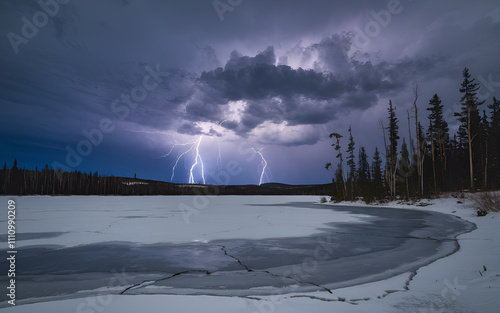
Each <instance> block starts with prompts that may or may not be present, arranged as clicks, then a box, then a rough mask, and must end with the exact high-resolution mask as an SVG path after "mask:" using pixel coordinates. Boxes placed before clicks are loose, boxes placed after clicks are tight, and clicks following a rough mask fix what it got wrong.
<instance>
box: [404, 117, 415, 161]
mask: <svg viewBox="0 0 500 313" xmlns="http://www.w3.org/2000/svg"><path fill="white" fill-rule="evenodd" d="M406 113H408V135H409V138H410V143H409V144H410V154H411V157H410V164H411V163H412V162H413V157H414V156H415V147H414V146H413V142H412V140H411V126H410V111H406Z"/></svg>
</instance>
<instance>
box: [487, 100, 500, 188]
mask: <svg viewBox="0 0 500 313" xmlns="http://www.w3.org/2000/svg"><path fill="white" fill-rule="evenodd" d="M488 108H489V109H490V119H491V122H490V133H489V145H488V151H489V153H490V155H491V158H490V160H491V161H490V162H489V163H490V166H489V168H490V174H489V180H490V182H491V187H492V188H493V189H496V188H498V187H499V186H500V100H497V99H496V98H493V103H492V104H490V105H488Z"/></svg>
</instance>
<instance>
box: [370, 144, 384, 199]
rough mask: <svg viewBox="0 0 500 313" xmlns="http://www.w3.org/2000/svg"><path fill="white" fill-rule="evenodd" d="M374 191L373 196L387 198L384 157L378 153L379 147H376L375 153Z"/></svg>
mask: <svg viewBox="0 0 500 313" xmlns="http://www.w3.org/2000/svg"><path fill="white" fill-rule="evenodd" d="M371 176H372V186H373V188H372V190H373V194H374V195H375V197H377V198H382V197H384V196H385V192H384V191H385V188H384V181H383V179H382V157H381V156H380V152H379V151H378V147H375V153H374V154H373V162H372V175H371Z"/></svg>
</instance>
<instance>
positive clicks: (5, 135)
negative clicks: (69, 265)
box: [0, 0, 500, 184]
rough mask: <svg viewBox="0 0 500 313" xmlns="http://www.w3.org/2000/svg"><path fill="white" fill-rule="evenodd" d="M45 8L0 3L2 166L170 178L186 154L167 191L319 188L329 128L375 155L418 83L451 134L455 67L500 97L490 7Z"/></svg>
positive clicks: (189, 4) (497, 12) (183, 4)
mask: <svg viewBox="0 0 500 313" xmlns="http://www.w3.org/2000/svg"><path fill="white" fill-rule="evenodd" d="M41 3H45V5H40V4H39V3H37V2H36V1H28V0H25V1H2V3H0V36H1V37H0V38H1V39H0V67H1V69H2V70H1V72H0V110H1V116H0V137H1V141H0V161H1V162H2V164H3V163H4V162H7V164H8V165H10V164H11V163H12V161H13V160H14V158H17V159H18V162H19V164H21V165H25V166H26V167H27V168H34V167H35V166H38V167H42V166H44V165H45V164H49V165H51V166H52V165H54V166H60V167H62V168H66V169H71V170H81V171H86V172H88V171H95V170H97V171H99V172H100V173H102V174H107V175H111V174H113V175H115V176H133V175H134V174H137V176H138V177H140V178H147V179H157V180H165V181H170V180H171V179H172V170H173V167H174V165H175V164H176V161H177V159H178V158H179V156H181V155H182V154H183V153H185V154H184V155H183V157H182V158H181V159H180V160H179V161H178V163H177V167H176V170H175V175H174V177H173V179H172V180H173V181H174V182H179V183H184V182H189V178H190V170H191V169H193V171H192V174H193V179H194V181H195V182H200V181H202V180H203V176H204V178H205V180H206V182H207V183H214V182H216V179H214V178H213V177H214V176H217V173H220V172H221V171H222V172H223V173H227V172H228V166H229V167H232V166H237V167H238V169H239V171H233V172H231V175H230V179H229V181H228V183H230V184H256V183H259V182H261V179H260V178H261V177H263V180H262V181H263V182H266V181H278V182H283V183H292V184H310V183H326V182H329V181H330V180H331V176H332V174H331V173H328V172H327V171H325V169H324V164H325V163H326V162H329V161H333V159H334V152H333V148H332V147H331V146H330V144H331V142H330V139H329V138H328V134H329V133H331V132H334V131H335V132H339V133H341V134H344V136H346V134H347V129H348V127H349V125H352V128H353V135H354V138H355V141H356V146H357V148H359V147H360V146H361V145H362V146H365V147H366V148H367V151H368V154H369V155H370V156H372V155H373V151H374V149H375V146H378V147H379V148H380V147H381V146H382V144H383V139H382V133H381V130H380V128H379V121H380V119H386V116H387V113H386V108H387V105H388V102H389V99H392V101H393V103H394V104H395V106H396V112H397V114H398V117H399V119H400V131H401V135H402V136H405V135H406V134H407V133H408V129H407V126H406V115H407V113H406V112H407V110H408V109H410V105H411V103H412V102H413V95H412V92H413V91H412V90H413V88H414V87H415V85H416V84H418V85H419V90H420V97H419V106H420V108H421V111H420V112H421V113H420V114H419V117H420V119H421V120H425V118H426V113H427V112H426V111H425V110H424V108H425V106H427V104H428V101H429V99H430V98H431V97H432V95H433V94H434V93H437V94H438V95H439V96H440V97H441V99H442V100H443V104H444V105H445V117H446V118H447V119H448V122H449V123H450V128H451V129H452V131H453V130H456V128H457V127H458V125H457V122H456V121H455V119H454V118H453V112H454V111H458V108H457V106H458V103H459V100H460V93H459V92H458V89H459V85H460V83H461V81H462V77H461V72H462V70H463V68H464V67H466V66H467V67H469V68H470V70H471V73H472V75H473V76H474V77H475V78H476V79H478V81H479V82H480V83H481V84H482V86H483V88H482V89H481V94H482V95H484V98H485V99H486V100H487V103H491V101H492V100H491V99H492V96H494V95H496V96H497V97H498V96H499V92H498V90H499V89H500V63H499V62H498V51H500V5H499V3H498V1H475V2H470V1H451V0H449V1H439V2H436V1H408V0H403V1H394V0H389V1H387V0H386V1H379V0H375V1H368V0H364V1H349V2H347V1H319V0H316V1H307V2H306V1H263V0H256V1H234V0H233V1H227V0H220V1H196V0H193V1H159V0H150V1H138V0H121V1H119V0H110V1H77V0H74V1H60V2H56V1H55V0H54V1H49V0H46V1H42V2H41ZM496 82H499V83H496ZM484 109H486V108H484ZM343 144H344V146H345V148H346V146H347V144H346V142H345V141H344V142H343ZM344 150H345V149H344ZM186 151H188V152H186ZM196 151H198V154H199V156H200V158H198V159H197V158H196ZM258 152H261V153H258ZM356 153H357V152H356ZM261 154H262V156H264V157H265V161H266V162H267V163H266V162H263V160H262V159H261ZM196 160H198V161H199V162H196ZM201 161H203V175H202V172H201ZM195 163H196V165H195V166H194V167H193V164H195ZM264 166H266V172H265V173H264V174H265V175H262V170H263V168H264Z"/></svg>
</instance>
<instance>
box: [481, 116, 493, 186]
mask: <svg viewBox="0 0 500 313" xmlns="http://www.w3.org/2000/svg"><path fill="white" fill-rule="evenodd" d="M490 128H491V127H490V122H489V121H488V117H487V116H486V111H485V110H483V117H482V118H481V127H480V136H479V140H480V145H481V165H482V168H483V169H484V170H483V188H484V189H487V188H488V172H489V170H488V160H489V153H490V152H489V151H488V150H489V148H488V146H489V142H490V131H491V130H490Z"/></svg>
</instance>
